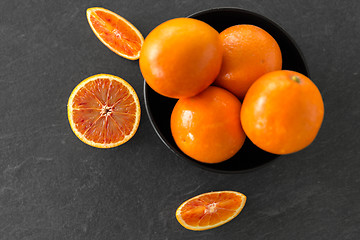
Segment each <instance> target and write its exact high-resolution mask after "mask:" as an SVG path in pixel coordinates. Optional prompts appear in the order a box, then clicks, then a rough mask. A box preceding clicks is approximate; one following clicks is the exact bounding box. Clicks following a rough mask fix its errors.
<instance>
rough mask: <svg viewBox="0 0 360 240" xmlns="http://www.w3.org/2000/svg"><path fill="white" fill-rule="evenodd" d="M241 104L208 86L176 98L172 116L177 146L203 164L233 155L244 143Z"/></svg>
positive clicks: (221, 91)
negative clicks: (203, 89) (193, 94)
mask: <svg viewBox="0 0 360 240" xmlns="http://www.w3.org/2000/svg"><path fill="white" fill-rule="evenodd" d="M240 109H241V103H240V101H239V100H238V99H237V98H236V97H235V96H234V95H233V94H231V93H230V92H228V91H226V90H224V89H222V88H218V87H213V86H210V87H209V88H207V89H206V90H205V91H203V92H201V93H200V94H198V95H196V96H194V97H189V98H182V99H179V100H178V102H177V103H176V105H175V107H174V109H173V112H172V115H171V132H172V135H173V137H174V140H175V142H176V144H177V146H178V147H179V148H180V149H181V150H182V151H183V152H184V153H185V154H187V155H188V156H190V157H192V158H194V159H196V160H198V161H200V162H204V163H218V162H222V161H225V160H227V159H229V158H231V157H232V156H233V155H235V154H236V153H237V152H238V151H239V149H240V148H241V147H242V145H243V143H244V141H245V133H244V131H243V130H242V128H241V123H240V118H239V116H240Z"/></svg>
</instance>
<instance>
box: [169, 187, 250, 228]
mask: <svg viewBox="0 0 360 240" xmlns="http://www.w3.org/2000/svg"><path fill="white" fill-rule="evenodd" d="M245 202H246V196H245V195H244V194H242V193H239V192H234V191H220V192H209V193H204V194H201V195H198V196H196V197H193V198H191V199H189V200H187V201H185V202H184V203H183V204H181V205H180V207H179V208H178V209H177V210H176V219H177V220H178V221H179V223H180V224H181V225H182V226H183V227H185V228H187V229H190V230H195V231H202V230H207V229H211V228H215V227H218V226H221V225H223V224H225V223H227V222H229V221H230V220H232V219H233V218H235V217H236V216H237V215H238V214H239V213H240V212H241V210H242V209H243V208H244V206H245Z"/></svg>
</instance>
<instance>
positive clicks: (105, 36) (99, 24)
mask: <svg viewBox="0 0 360 240" xmlns="http://www.w3.org/2000/svg"><path fill="white" fill-rule="evenodd" d="M86 15H87V19H88V22H89V24H90V27H91V29H92V30H93V32H94V33H95V35H96V36H97V37H98V39H99V40H100V41H101V42H102V43H103V44H104V45H105V46H107V47H108V48H109V49H110V50H111V51H113V52H115V53H116V54H118V55H120V56H122V57H124V58H127V59H130V60H136V59H139V57H140V50H141V46H142V44H143V42H144V38H143V36H142V35H141V33H140V32H139V30H137V28H136V27H134V25H132V24H131V23H130V22H129V21H127V20H126V19H125V18H123V17H121V16H119V15H117V14H116V13H114V12H112V11H110V10H107V9H104V8H100V7H93V8H89V9H87V11H86Z"/></svg>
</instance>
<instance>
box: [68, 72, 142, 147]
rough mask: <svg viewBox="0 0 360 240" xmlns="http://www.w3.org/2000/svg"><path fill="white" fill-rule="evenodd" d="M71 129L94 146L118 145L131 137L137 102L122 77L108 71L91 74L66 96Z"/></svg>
mask: <svg viewBox="0 0 360 240" xmlns="http://www.w3.org/2000/svg"><path fill="white" fill-rule="evenodd" d="M68 118H69V122H70V126H71V129H72V130H73V132H74V133H75V135H76V136H77V137H78V138H79V139H80V140H81V141H83V142H84V143H86V144H89V145H90V146H93V147H97V148H111V147H116V146H119V145H121V144H123V143H125V142H127V141H128V140H129V139H130V138H132V137H133V136H134V134H135V132H136V130H137V128H138V126H139V122H140V103H139V99H138V96H137V95H136V92H135V90H134V89H133V88H132V87H131V86H130V84H129V83H127V82H126V81H125V80H123V79H121V78H119V77H116V76H113V75H109V74H98V75H94V76H91V77H89V78H87V79H85V80H84V81H82V82H81V83H79V85H77V86H76V87H75V89H74V90H73V92H72V93H71V95H70V97H69V102H68Z"/></svg>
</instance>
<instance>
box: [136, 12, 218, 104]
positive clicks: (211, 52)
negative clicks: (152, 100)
mask: <svg viewBox="0 0 360 240" xmlns="http://www.w3.org/2000/svg"><path fill="white" fill-rule="evenodd" d="M221 61H222V47H221V44H220V40H219V33H218V32H217V31H216V30H215V29H214V28H212V27H211V26H210V25H208V24H206V23H204V22H202V21H199V20H196V19H191V18H176V19H172V20H169V21H166V22H164V23H162V24H160V25H159V26H157V27H156V28H155V29H154V30H152V31H151V32H150V34H149V35H148V36H147V37H146V39H145V42H144V44H143V46H142V49H141V53H140V62H139V63H140V70H141V73H142V75H143V77H144V78H145V80H146V82H147V83H148V84H149V86H150V87H151V88H152V89H153V90H154V91H156V92H157V93H159V94H161V95H164V96H166V97H171V98H183V97H191V96H194V95H196V94H198V93H199V92H201V91H203V90H205V89H206V88H207V87H208V86H209V85H210V84H211V83H213V81H214V80H215V78H216V76H217V75H218V73H219V71H220V67H221Z"/></svg>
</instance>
